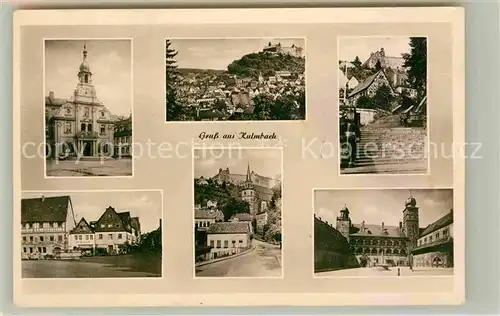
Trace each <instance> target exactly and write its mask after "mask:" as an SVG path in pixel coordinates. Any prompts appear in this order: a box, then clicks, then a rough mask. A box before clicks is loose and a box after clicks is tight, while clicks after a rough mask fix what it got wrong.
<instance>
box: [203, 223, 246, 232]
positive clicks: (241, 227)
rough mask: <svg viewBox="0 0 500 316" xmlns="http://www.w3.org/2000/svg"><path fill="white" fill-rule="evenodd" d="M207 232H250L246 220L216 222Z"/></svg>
mask: <svg viewBox="0 0 500 316" xmlns="http://www.w3.org/2000/svg"><path fill="white" fill-rule="evenodd" d="M207 233H208V234H246V233H250V225H249V224H248V223H247V222H243V223H241V222H233V223H230V222H218V223H214V224H212V225H211V226H210V228H209V229H208V232H207Z"/></svg>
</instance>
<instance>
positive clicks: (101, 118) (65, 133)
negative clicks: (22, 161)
mask: <svg viewBox="0 0 500 316" xmlns="http://www.w3.org/2000/svg"><path fill="white" fill-rule="evenodd" d="M87 56H88V52H87V47H86V45H85V46H84V47H83V60H82V63H81V64H80V67H79V68H78V73H77V78H78V82H77V84H76V88H75V89H74V91H73V93H72V94H71V95H70V96H69V98H67V99H62V98H56V95H55V93H54V92H50V93H49V95H48V96H46V97H45V133H46V135H45V140H46V150H47V151H48V153H47V154H49V153H50V156H52V157H60V156H65V157H71V156H76V155H77V153H81V154H82V155H83V156H84V157H99V156H102V155H104V156H111V155H112V153H113V140H114V134H113V130H114V121H115V116H114V115H113V114H112V113H111V112H110V111H109V110H108V109H107V107H106V106H105V105H104V104H103V103H102V102H101V101H100V100H99V98H98V97H97V92H96V88H95V86H94V84H93V83H92V75H93V74H92V71H91V68H90V65H89V63H88V60H87Z"/></svg>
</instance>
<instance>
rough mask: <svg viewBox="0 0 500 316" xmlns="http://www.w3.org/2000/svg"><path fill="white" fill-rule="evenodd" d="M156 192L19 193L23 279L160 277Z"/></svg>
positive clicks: (159, 204) (158, 198) (158, 194)
mask: <svg viewBox="0 0 500 316" xmlns="http://www.w3.org/2000/svg"><path fill="white" fill-rule="evenodd" d="M162 203H163V201H162V192H161V191H160V190H156V191H78V192H77V191H75V192H63V191H60V192H55V191H51V192H31V191H25V192H23V193H22V200H21V244H22V245H21V267H22V277H23V278H150V277H161V276H162V234H161V231H162V230H161V218H162Z"/></svg>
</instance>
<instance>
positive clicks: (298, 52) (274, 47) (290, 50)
mask: <svg viewBox="0 0 500 316" xmlns="http://www.w3.org/2000/svg"><path fill="white" fill-rule="evenodd" d="M262 51H263V52H265V53H271V54H280V55H290V56H293V57H299V58H302V57H304V49H303V48H302V47H299V46H297V45H295V44H292V45H291V46H282V45H281V42H278V43H277V44H272V43H271V42H269V44H267V46H266V47H264V48H263V49H262Z"/></svg>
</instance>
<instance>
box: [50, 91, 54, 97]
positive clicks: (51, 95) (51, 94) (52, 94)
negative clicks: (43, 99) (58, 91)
mask: <svg viewBox="0 0 500 316" xmlns="http://www.w3.org/2000/svg"><path fill="white" fill-rule="evenodd" d="M49 99H54V91H50V92H49Z"/></svg>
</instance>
